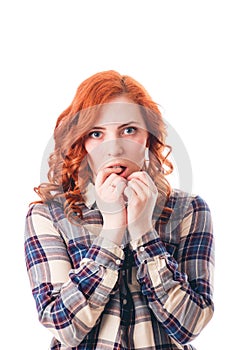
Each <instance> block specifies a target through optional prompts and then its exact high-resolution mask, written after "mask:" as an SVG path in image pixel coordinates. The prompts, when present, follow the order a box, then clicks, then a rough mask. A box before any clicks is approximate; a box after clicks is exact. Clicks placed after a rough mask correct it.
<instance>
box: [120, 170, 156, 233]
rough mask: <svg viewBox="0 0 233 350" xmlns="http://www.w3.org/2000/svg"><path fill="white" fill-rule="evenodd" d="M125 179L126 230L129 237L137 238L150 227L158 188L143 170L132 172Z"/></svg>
mask: <svg viewBox="0 0 233 350" xmlns="http://www.w3.org/2000/svg"><path fill="white" fill-rule="evenodd" d="M127 181H128V184H127V187H126V188H125V190H124V195H125V196H126V197H127V198H128V207H127V224H128V230H129V233H130V236H131V239H137V238H140V237H141V236H142V235H143V234H145V233H146V232H148V231H149V230H151V229H152V214H153V211H154V207H155V204H156V200H157V197H158V190H157V187H156V185H155V184H154V182H153V180H152V179H151V177H150V176H149V175H148V174H147V173H146V172H145V171H138V172H135V173H132V174H131V175H130V176H129V177H128V178H127Z"/></svg>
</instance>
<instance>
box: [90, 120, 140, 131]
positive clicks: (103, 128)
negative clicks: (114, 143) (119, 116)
mask: <svg viewBox="0 0 233 350" xmlns="http://www.w3.org/2000/svg"><path fill="white" fill-rule="evenodd" d="M111 124H118V122H111ZM132 124H133V125H135V124H136V125H138V126H141V125H140V123H139V122H137V121H134V120H132V121H130V122H128V123H125V124H121V125H119V126H118V128H117V129H122V128H125V127H127V126H129V125H132ZM93 129H98V130H106V127H103V126H98V125H96V126H93V128H91V130H93Z"/></svg>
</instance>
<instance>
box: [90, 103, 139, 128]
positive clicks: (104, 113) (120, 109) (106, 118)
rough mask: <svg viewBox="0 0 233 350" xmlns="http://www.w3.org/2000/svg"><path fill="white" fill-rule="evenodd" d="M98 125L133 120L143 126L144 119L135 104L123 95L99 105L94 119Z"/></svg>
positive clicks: (124, 122)
mask: <svg viewBox="0 0 233 350" xmlns="http://www.w3.org/2000/svg"><path fill="white" fill-rule="evenodd" d="M95 122H96V124H98V125H106V124H113V123H116V124H126V123H128V122H135V123H137V124H139V125H140V126H141V127H143V128H145V127H146V125H145V121H144V118H143V116H142V113H141V111H140V108H139V106H138V105H137V104H135V103H133V102H132V101H131V100H129V99H127V98H125V97H118V98H115V99H113V100H112V101H110V102H109V103H106V104H104V105H103V106H101V108H100V111H99V113H98V116H97V118H96V120H95Z"/></svg>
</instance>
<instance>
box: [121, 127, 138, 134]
mask: <svg viewBox="0 0 233 350" xmlns="http://www.w3.org/2000/svg"><path fill="white" fill-rule="evenodd" d="M136 130H137V128H134V127H132V126H130V127H128V128H125V129H124V130H123V134H125V135H133V134H135V132H136Z"/></svg>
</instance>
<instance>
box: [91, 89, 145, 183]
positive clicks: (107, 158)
mask: <svg viewBox="0 0 233 350" xmlns="http://www.w3.org/2000/svg"><path fill="white" fill-rule="evenodd" d="M147 139H148V132H147V130H146V125H145V122H144V119H143V117H142V115H141V113H140V110H139V107H138V106H137V105H136V104H134V103H132V101H131V100H129V99H127V98H126V97H123V96H121V97H117V98H115V99H113V100H112V101H111V102H110V103H108V104H105V105H103V107H102V108H101V111H100V114H99V115H98V118H97V119H96V121H95V124H94V125H93V127H92V129H91V130H90V131H89V133H88V135H87V136H86V138H85V143H84V146H85V149H86V151H87V160H88V164H89V166H90V168H91V170H92V172H93V175H94V178H95V177H96V175H97V174H98V172H99V171H101V170H104V169H105V168H113V169H118V171H117V173H118V174H119V175H120V176H122V177H124V178H127V177H128V176H129V175H130V174H132V173H133V172H135V171H139V170H141V169H142V167H143V164H144V160H145V148H146V144H147ZM119 168H120V169H121V170H120V169H119Z"/></svg>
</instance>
